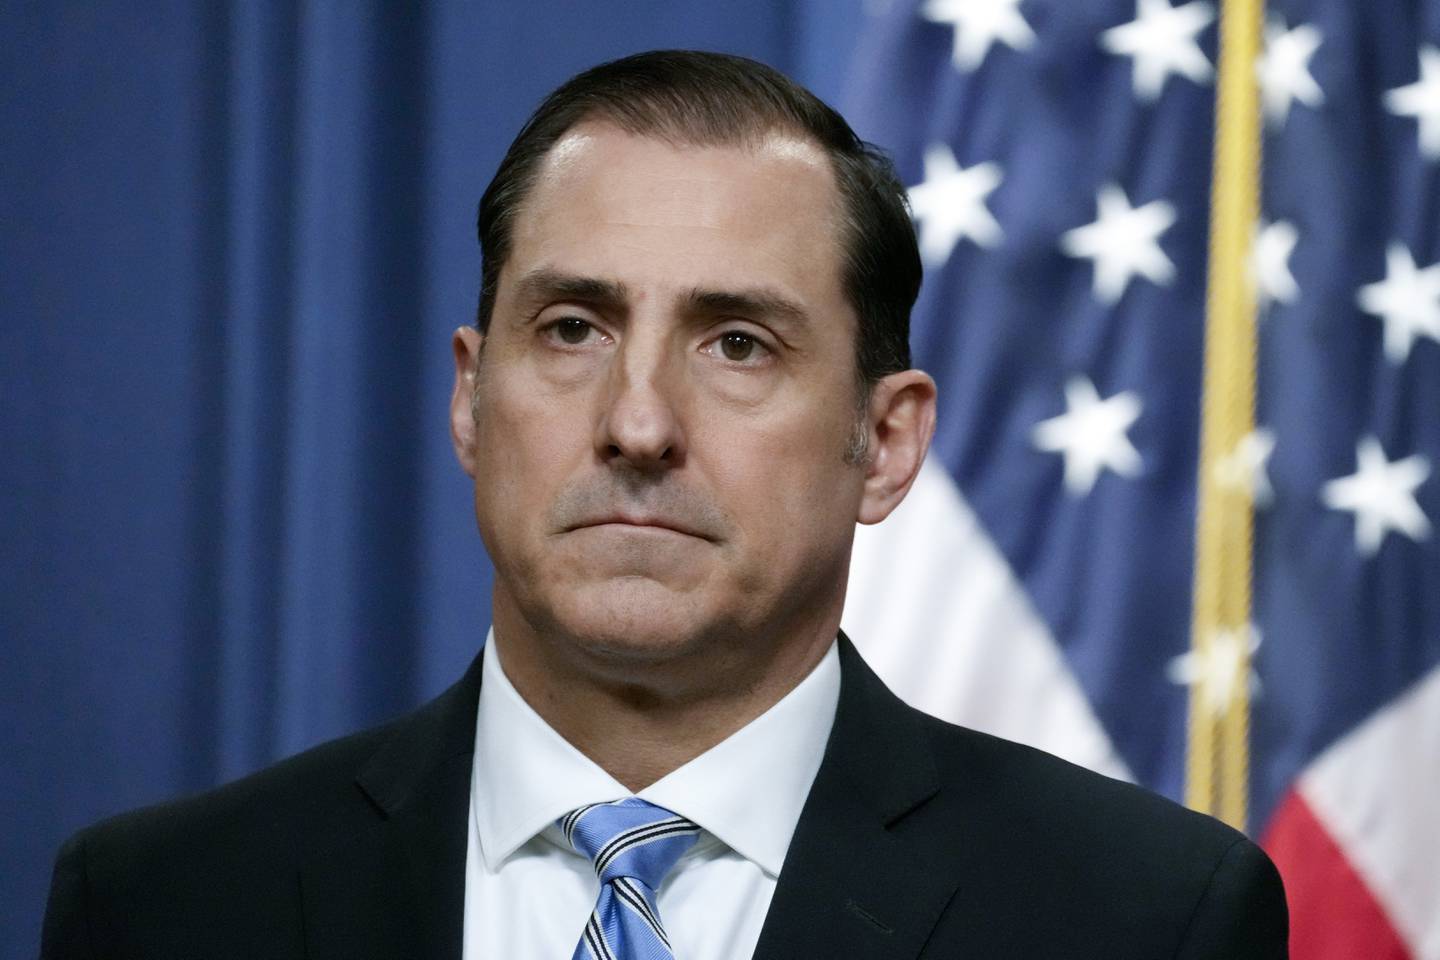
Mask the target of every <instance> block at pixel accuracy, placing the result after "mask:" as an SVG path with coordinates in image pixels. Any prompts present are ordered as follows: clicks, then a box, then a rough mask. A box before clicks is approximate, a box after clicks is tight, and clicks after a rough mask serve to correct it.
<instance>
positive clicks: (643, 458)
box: [595, 337, 685, 472]
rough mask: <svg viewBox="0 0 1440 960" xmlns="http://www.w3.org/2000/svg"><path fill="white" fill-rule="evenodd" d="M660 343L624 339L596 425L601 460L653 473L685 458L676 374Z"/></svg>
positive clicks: (679, 383) (678, 374)
mask: <svg viewBox="0 0 1440 960" xmlns="http://www.w3.org/2000/svg"><path fill="white" fill-rule="evenodd" d="M678 366H679V364H678V362H677V361H676V360H675V358H672V357H671V356H670V351H669V350H668V349H667V347H666V344H665V343H664V342H663V340H656V341H654V342H645V341H644V340H643V339H641V338H639V337H628V338H626V339H625V340H624V341H622V343H621V346H620V349H619V350H618V351H616V356H615V357H614V359H613V361H612V366H611V368H610V371H609V376H608V378H607V380H606V383H605V397H604V400H603V403H602V406H601V416H600V419H599V422H598V424H597V429H596V437H595V446H596V452H597V453H598V454H599V455H600V457H601V459H603V460H605V461H607V462H609V463H611V464H612V465H619V464H621V463H625V464H628V465H629V466H631V467H634V468H636V469H639V470H642V471H646V472H655V471H660V470H666V469H670V468H673V467H677V466H679V465H680V464H681V463H682V462H683V460H684V457H685V435H684V429H683V427H682V424H681V419H682V418H681V415H680V407H679V401H680V400H681V397H680V396H679V393H680V391H681V389H683V388H682V376H681V372H680V371H679V370H678V369H677V368H678Z"/></svg>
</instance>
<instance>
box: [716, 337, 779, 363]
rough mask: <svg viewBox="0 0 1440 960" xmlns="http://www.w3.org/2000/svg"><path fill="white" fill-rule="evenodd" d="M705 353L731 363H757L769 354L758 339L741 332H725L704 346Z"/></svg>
mask: <svg viewBox="0 0 1440 960" xmlns="http://www.w3.org/2000/svg"><path fill="white" fill-rule="evenodd" d="M705 352H706V353H709V354H710V355H711V356H718V357H721V358H723V359H725V360H729V361H730V362H731V363H750V364H753V363H757V362H759V361H761V360H763V359H765V357H766V356H767V355H768V354H769V352H770V348H769V347H767V346H765V344H764V343H763V342H761V340H760V338H759V337H757V336H754V335H753V334H749V333H746V332H744V331H743V330H727V331H726V332H725V333H722V334H720V336H718V337H716V338H715V339H714V340H711V341H710V342H709V343H708V344H706V345H705Z"/></svg>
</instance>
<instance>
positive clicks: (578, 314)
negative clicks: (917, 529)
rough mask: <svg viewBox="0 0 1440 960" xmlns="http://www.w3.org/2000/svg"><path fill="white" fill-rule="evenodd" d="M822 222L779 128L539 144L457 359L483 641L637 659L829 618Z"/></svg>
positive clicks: (845, 421)
mask: <svg viewBox="0 0 1440 960" xmlns="http://www.w3.org/2000/svg"><path fill="white" fill-rule="evenodd" d="M839 218H840V208H839V201H838V196H837V192H836V188H835V185H834V178H833V174H832V173H831V170H830V168H829V166H828V162H827V161H826V159H825V157H824V155H823V154H822V153H821V152H820V150H819V149H818V148H816V147H814V146H813V145H811V144H809V143H806V142H803V141H799V140H797V139H794V138H790V137H786V136H782V135H779V134H776V135H773V136H771V137H769V138H768V139H766V140H765V141H764V142H763V143H762V144H761V145H760V146H758V147H755V148H737V147H695V146H685V147H675V146H671V145H668V144H667V143H665V142H663V141H661V140H658V139H651V138H645V137H637V136H632V135H630V134H627V133H624V132H623V131H621V130H619V129H618V128H616V127H613V126H610V125H608V124H604V123H598V122H597V123H585V124H582V125H580V126H578V127H576V128H575V129H573V130H572V131H571V132H570V133H569V134H567V135H566V136H565V137H564V138H563V139H562V140H561V141H560V142H559V143H557V144H556V146H555V147H554V148H553V149H552V150H551V151H550V153H549V155H548V156H547V158H546V160H545V161H544V163H543V164H542V167H541V169H540V173H539V177H538V179H537V181H536V183H535V185H534V187H533V189H532V191H531V193H530V195H529V197H528V198H527V199H526V201H525V203H524V204H523V206H522V208H521V210H520V211H519V215H518V217H517V219H516V223H515V228H514V235H513V239H512V247H511V253H510V257H509V260H508V262H507V263H506V264H505V266H504V269H503V270H502V271H501V273H500V278H499V285H498V290H497V293H496V298H495V307H494V312H493V314H492V319H491V322H490V327H489V330H488V332H487V335H486V337H485V338H484V342H483V345H482V344H481V343H480V342H479V338H478V336H474V335H473V334H470V335H469V336H470V337H471V340H466V339H465V337H464V336H462V337H461V338H460V339H459V340H457V344H458V350H459V360H460V363H461V368H462V369H461V376H462V380H464V382H465V384H466V385H467V386H469V385H470V384H473V390H474V393H473V411H474V423H473V431H474V432H473V437H471V438H468V440H467V438H464V437H463V436H462V437H461V438H460V439H457V443H459V444H460V445H461V447H462V449H461V459H462V462H464V463H465V465H466V467H467V469H468V470H469V471H470V472H471V473H472V475H473V476H474V477H475V478H476V483H475V510H476V514H477V517H478V520H479V526H480V530H481V534H482V536H483V538H484V541H485V544H486V546H487V548H488V549H489V552H490V555H491V558H492V559H493V561H494V563H495V568H496V595H495V604H496V615H497V623H499V622H500V618H501V617H502V616H503V615H504V614H505V613H506V612H507V611H513V612H514V613H516V614H518V615H519V617H520V618H522V620H523V621H524V622H525V623H526V624H528V626H529V628H530V629H532V630H534V631H535V632H536V633H537V634H540V635H546V636H550V637H557V636H558V637H563V638H566V639H567V640H571V641H578V643H579V644H580V646H581V648H582V649H583V650H585V651H587V652H588V654H589V655H596V656H600V657H602V658H603V657H609V658H611V659H615V658H617V657H618V658H620V659H622V660H624V661H625V662H634V661H636V660H640V661H647V660H658V659H665V658H673V657H676V656H680V655H684V654H686V653H688V652H691V651H695V650H697V649H702V648H703V649H706V650H710V651H712V652H713V651H715V650H717V649H718V650H722V651H723V650H727V649H728V650H730V651H731V652H730V653H729V654H728V655H729V656H745V653H744V652H743V651H744V648H746V647H752V648H753V645H755V644H764V643H776V642H783V641H784V639H785V638H787V637H791V636H794V635H795V634H796V633H797V632H798V633H801V634H804V633H805V632H806V631H807V630H811V631H812V632H813V628H815V627H816V626H817V625H819V624H822V623H826V622H828V621H829V620H830V619H831V618H832V615H833V619H834V620H836V621H838V618H839V609H840V605H841V603H842V602H843V596H844V582H845V574H846V569H847V565H848V562H849V552H850V544H851V538H852V535H853V531H854V525H855V521H856V516H857V509H858V507H859V503H860V500H861V497H862V488H863V485H864V470H863V468H861V467H859V466H857V465H855V464H854V463H852V462H847V458H846V450H847V447H848V446H849V443H850V440H851V437H852V435H853V431H854V429H855V426H856V423H857V419H858V418H859V414H858V412H857V410H858V403H859V397H858V396H857V389H858V388H857V386H856V374H855V359H854V357H855V337H856V321H855V317H854V311H853V310H852V308H851V307H850V305H849V303H848V302H847V300H846V298H845V296H844V294H843V291H842V285H841V257H840V246H839V241H838V239H837V238H838V236H839V231H840V227H839ZM476 357H478V364H476V365H475V366H474V368H473V370H474V373H473V375H471V376H470V377H469V379H466V371H465V369H464V367H465V365H466V364H467V363H473V362H474V361H475V358H476ZM458 390H459V388H458V387H457V391H458ZM457 396H458V393H457ZM463 432H464V431H463V429H462V430H460V431H459V433H461V434H463ZM466 446H468V447H469V449H468V450H466V449H464V448H465V447H466ZM831 629H832V630H833V626H832V627H831ZM807 639H809V640H811V642H813V638H807ZM802 642H803V641H802ZM826 642H827V643H828V638H826ZM724 655H727V654H723V653H722V656H724Z"/></svg>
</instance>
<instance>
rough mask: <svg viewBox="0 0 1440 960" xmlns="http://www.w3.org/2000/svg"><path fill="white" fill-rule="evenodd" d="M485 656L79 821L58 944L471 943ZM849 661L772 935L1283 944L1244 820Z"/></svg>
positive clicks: (1069, 946) (800, 951)
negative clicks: (114, 813)
mask: <svg viewBox="0 0 1440 960" xmlns="http://www.w3.org/2000/svg"><path fill="white" fill-rule="evenodd" d="M479 663H480V661H479V659H478V658H477V659H476V662H475V664H473V665H472V666H471V668H470V670H469V672H468V673H466V675H465V677H464V678H463V679H462V680H461V681H460V682H459V683H458V684H456V685H455V686H454V687H452V688H450V689H449V690H448V691H446V692H445V693H444V694H442V695H441V696H440V697H439V698H438V699H436V700H434V701H433V702H431V703H430V704H429V705H427V706H425V707H423V708H422V709H420V710H419V711H417V712H416V713H414V714H411V715H409V716H407V717H404V718H402V719H400V720H397V721H395V722H393V723H391V724H389V725H387V726H384V727H381V728H379V729H376V730H372V731H369V732H366V733H361V734H357V735H355V736H352V737H348V738H346V739H343V740H338V741H335V742H333V743H328V744H325V745H323V746H320V747H317V748H315V749H314V750H311V751H309V752H307V753H304V754H301V755H300V756H297V757H294V758H292V759H290V760H287V761H285V762H283V763H280V764H278V765H277V766H274V767H271V768H269V769H267V770H264V771H261V772H260V773H257V774H255V775H254V776H251V777H247V778H246V779H244V780H241V781H239V782H237V783H233V784H230V785H229V786H225V787H222V788H220V789H218V790H215V791H213V792H211V793H208V794H204V795H202V796H199V797H195V798H193V799H189V800H182V801H179V802H177V803H170V804H165V805H163V806H159V807H153V808H150V809H147V810H142V811H139V812H136V813H131V814H126V815H124V816H121V817H117V818H115V819H112V820H109V821H107V822H105V823H102V824H99V825H97V826H94V827H91V828H89V829H87V830H85V831H83V832H81V833H80V834H78V835H77V836H75V837H74V838H73V839H71V840H70V841H69V842H68V843H67V844H66V845H65V847H64V848H63V850H62V851H61V853H60V857H59V860H58V862H57V864H56V867H55V877H54V882H53V885H52V888H51V892H50V904H49V908H48V911H47V913H46V917H45V928H44V941H43V946H42V950H41V952H42V956H43V957H44V958H46V960H61V958H66V960H69V958H99V957H107V958H110V957H114V958H120V957H125V958H132V957H133V958H139V957H146V958H172V957H173V958H186V960H206V958H232V957H233V958H245V960H255V958H291V957H294V958H300V957H307V958H311V960H316V958H336V960H340V958H344V960H363V958H377V960H378V958H386V960H393V958H409V957H415V958H419V957H435V958H442V957H443V958H449V960H459V957H460V952H461V929H462V921H463V910H464V886H465V846H466V823H465V818H466V813H467V806H468V798H469V774H470V767H471V755H472V752H473V748H474V722H475V705H476V698H477V697H478V695H479V690H480V666H479ZM841 670H842V681H841V692H840V704H839V709H838V712H837V714H836V718H835V727H834V730H833V732H832V734H831V738H830V742H829V745H828V746H827V748H826V752H825V758H824V761H823V763H822V764H821V767H820V772H819V775H818V776H817V778H816V780H815V785H814V787H813V788H812V790H811V792H810V797H809V799H808V800H807V802H806V805H805V810H804V813H803V815H802V816H801V819H800V823H799V827H798V829H797V831H796V833H795V838H794V841H793V842H792V844H791V846H790V851H789V854H788V855H787V857H786V860H785V866H784V869H783V871H782V873H781V875H780V880H779V884H778V886H777V888H776V891H775V897H774V900H773V901H772V903H771V907H770V912H769V915H768V917H767V919H766V922H765V926H764V930H763V932H762V933H761V936H760V943H759V946H758V948H757V950H756V954H755V956H756V957H758V958H765V960H789V958H818V957H824V958H832V957H844V958H877V960H878V958H888V960H901V958H904V960H913V958H917V957H924V958H942V957H944V958H949V957H964V958H971V960H980V958H992V957H994V958H1019V960H1036V958H1065V957H1095V958H1104V960H1125V958H1134V960H1161V958H1164V960H1170V958H1176V960H1197V958H1214V960H1241V958H1262V957H1263V958H1275V957H1284V956H1285V955H1286V945H1285V944H1286V912H1285V901H1284V893H1283V891H1282V889H1281V886H1280V879H1279V877H1278V875H1277V874H1276V872H1275V869H1274V867H1273V866H1272V865H1271V864H1270V861H1269V860H1268V859H1267V858H1266V857H1265V855H1264V854H1263V853H1261V852H1260V850H1259V849H1258V848H1256V847H1255V846H1254V845H1253V844H1251V843H1250V842H1249V841H1247V840H1246V839H1244V838H1243V837H1242V836H1241V835H1240V834H1238V833H1236V832H1235V831H1233V830H1230V829H1229V828H1228V827H1225V826H1222V825H1221V824H1219V823H1218V822H1216V821H1214V820H1211V819H1209V818H1207V817H1202V816H1199V815H1197V814H1194V813H1190V812H1188V811H1186V810H1183V809H1182V808H1180V807H1178V806H1176V805H1175V804H1173V803H1170V802H1169V801H1167V800H1164V799H1162V798H1160V797H1158V796H1155V795H1154V794H1151V793H1147V792H1146V791H1144V790H1141V789H1138V788H1136V787H1133V786H1129V785H1126V784H1123V783H1119V782H1116V781H1113V780H1109V779H1106V778H1104V777H1101V776H1098V775H1096V774H1093V773H1090V772H1087V771H1085V770H1082V769H1080V768H1079V767H1075V766H1072V765H1070V764H1068V763H1065V762H1063V761H1060V760H1057V759H1055V758H1054V757H1051V756H1049V755H1048V754H1044V753H1040V752H1038V751H1035V750H1031V749H1028V748H1026V747H1022V746H1017V745H1015V744H1012V743H1009V742H1006V741H1003V740H998V739H995V738H993V737H989V736H985V735H983V734H979V733H976V732H974V731H970V730H965V729H962V728H959V727H954V726H950V725H948V724H945V723H941V722H940V721H938V720H934V719H931V718H929V717H927V716H925V715H923V714H921V713H919V712H917V711H915V710H912V709H910V708H909V707H907V706H905V705H904V704H902V703H901V702H900V701H899V700H898V699H897V698H896V697H895V696H894V695H893V694H891V693H890V691H889V690H887V689H886V688H885V686H884V685H883V684H882V683H881V682H880V680H879V679H878V678H877V677H876V676H875V675H874V674H873V673H871V671H870V670H869V668H867V667H866V666H865V664H864V663H863V662H862V661H861V660H860V658H859V656H858V655H857V654H856V652H855V650H854V648H853V647H852V646H851V645H850V643H849V642H848V641H847V640H845V639H844V638H843V637H842V638H841ZM521 960H529V958H521ZM535 960H542V958H535ZM682 960H683V958H682Z"/></svg>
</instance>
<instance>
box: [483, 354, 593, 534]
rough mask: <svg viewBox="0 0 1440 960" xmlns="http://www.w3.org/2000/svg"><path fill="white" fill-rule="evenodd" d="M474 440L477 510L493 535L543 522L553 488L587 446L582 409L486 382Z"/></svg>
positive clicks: (516, 387)
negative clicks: (475, 444) (476, 447)
mask: <svg viewBox="0 0 1440 960" xmlns="http://www.w3.org/2000/svg"><path fill="white" fill-rule="evenodd" d="M480 404H481V405H480V408H479V412H480V416H479V418H478V419H477V421H476V439H477V446H478V452H479V455H480V457H479V463H480V469H479V470H478V471H477V475H476V484H475V499H476V509H477V512H479V514H480V519H481V523H482V526H483V527H485V528H487V532H492V534H491V535H492V536H501V537H504V536H505V535H506V534H507V533H510V532H512V531H516V530H519V529H521V528H524V527H526V526H528V525H535V526H538V525H540V524H541V523H542V522H543V519H544V516H545V510H546V508H547V507H548V505H549V503H550V501H551V500H552V499H553V497H554V494H555V491H556V489H557V488H558V487H559V486H560V485H561V484H562V483H563V482H564V480H565V478H566V476H568V474H569V472H570V471H571V470H572V469H573V468H574V465H575V461H576V458H577V456H581V455H583V454H584V452H585V451H587V450H589V430H588V428H587V426H586V422H585V417H584V415H583V408H582V406H581V405H579V404H577V403H576V402H574V401H573V400H572V401H563V400H561V399H559V398H556V397H553V396H548V395H547V394H546V393H544V392H543V391H540V390H536V389H535V388H534V386H533V385H531V386H528V387H527V386H526V385H524V384H518V383H513V382H509V381H501V382H494V383H491V384H487V385H486V387H485V388H484V389H483V390H482V393H481V397H480Z"/></svg>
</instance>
